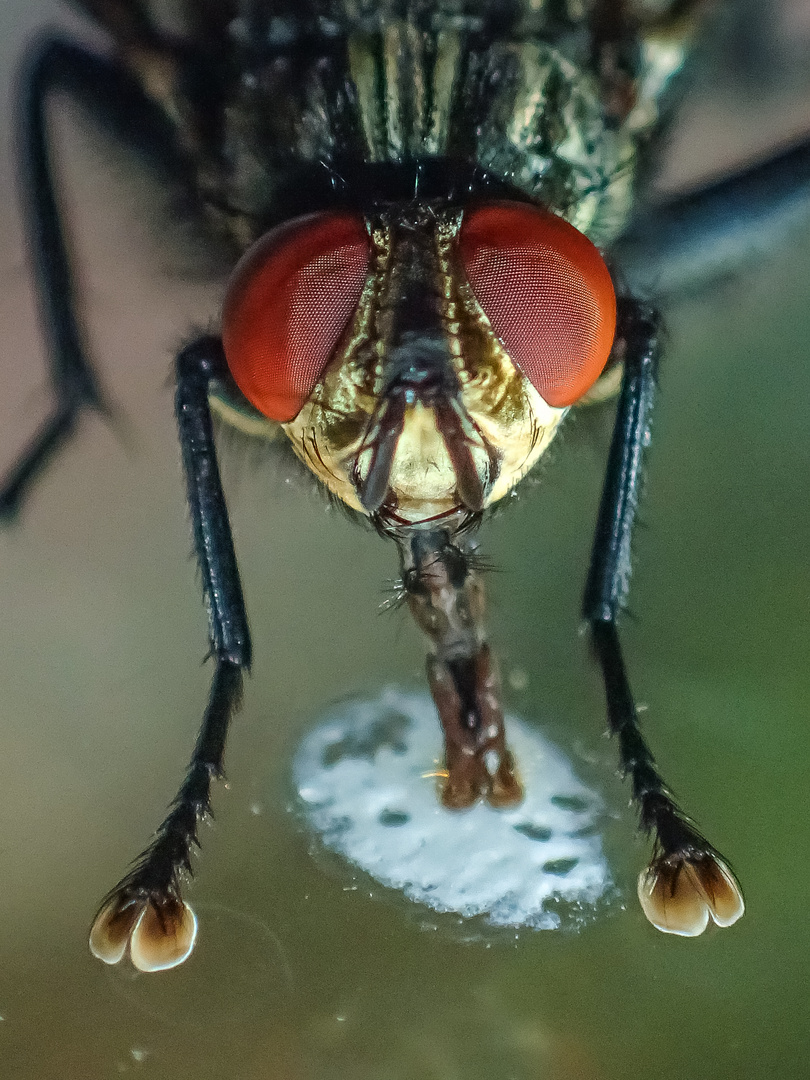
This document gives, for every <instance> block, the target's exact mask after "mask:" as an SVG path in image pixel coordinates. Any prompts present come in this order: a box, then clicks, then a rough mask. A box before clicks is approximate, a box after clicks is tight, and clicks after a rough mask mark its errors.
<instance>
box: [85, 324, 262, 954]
mask: <svg viewBox="0 0 810 1080" xmlns="http://www.w3.org/2000/svg"><path fill="white" fill-rule="evenodd" d="M226 376H227V368H226V367H225V357H224V354H223V352H222V344H221V342H220V341H219V339H217V338H214V337H205V338H201V339H200V340H199V341H195V342H194V343H193V344H191V345H189V346H188V347H187V348H185V349H184V350H183V351H182V352H181V353H180V355H179V357H178V359H177V396H176V408H177V421H178V425H179V431H180V445H181V448H182V454H183V467H184V470H185V475H186V482H187V486H188V501H189V507H190V509H191V520H192V528H193V535H194V548H195V552H196V556H197V561H198V563H199V566H200V571H201V574H202V581H203V592H204V595H205V600H206V605H207V608H208V612H209V636H210V641H211V653H212V656H213V659H214V663H215V665H216V666H215V670H214V676H213V680H212V683H211V693H210V697H209V700H208V707H207V709H206V711H205V715H204V717H203V722H202V726H201V728H200V734H199V736H198V738H197V743H196V745H195V747H194V753H193V754H192V756H191V762H190V763H189V767H188V772H187V773H186V778H185V780H184V781H183V784H182V785H181V787H180V790H179V791H178V793H177V795H176V796H175V799H174V802H173V803H172V807H171V810H170V811H169V813H168V815H167V816H166V818H165V819H164V821H163V822H162V823H161V825H160V826H159V828H158V830H157V832H156V833H155V837H154V839H153V840H152V842H151V844H150V845H149V847H148V848H147V849H146V851H144V852H143V854H142V855H141V856H140V858H139V859H138V861H137V863H136V864H135V866H134V868H133V869H132V870H131V871H130V872H129V873H128V874H127V875H126V877H125V878H123V880H122V881H121V882H119V884H118V885H116V887H115V888H114V889H113V890H112V892H110V893H109V894H108V895H107V896H106V897H105V899H104V901H103V903H102V906H101V909H100V911H99V913H98V915H97V917H96V920H95V922H94V924H93V929H92V931H91V938H90V943H91V949H92V950H93V952H94V953H95V955H96V956H98V957H99V958H100V959H102V960H105V961H106V962H107V963H116V962H117V961H118V960H120V959H121V957H122V956H123V955H124V952H125V951H126V948H127V945H129V948H130V956H131V958H132V961H133V963H134V964H135V965H136V967H139V968H140V969H141V970H144V971H156V970H160V969H162V968H166V967H174V966H175V965H176V964H179V963H181V962H182V961H183V960H185V959H186V957H187V956H188V954H189V953H190V952H191V949H192V947H193V945H194V938H195V933H196V920H195V917H194V914H193V912H192V911H191V908H190V907H189V906H188V905H187V904H185V903H184V901H183V900H182V897H181V891H180V885H181V879H182V877H183V876H184V875H186V874H189V873H190V871H191V853H192V850H193V849H194V848H196V847H199V839H198V826H199V823H200V822H201V821H202V820H203V819H204V818H205V817H206V816H207V815H208V814H210V812H211V802H210V796H211V781H212V779H217V778H219V777H221V776H222V775H223V756H224V751H225V740H226V737H227V732H228V725H229V722H230V719H231V716H232V715H233V713H234V711H235V710H236V708H237V707H238V705H239V701H240V698H241V693H242V672H243V671H245V670H247V669H249V667H250V660H251V649H250V634H249V631H248V625H247V614H246V612H245V603H244V599H243V596H242V587H241V584H240V582H239V571H238V568H237V565H236V555H235V553H234V549H233V539H232V536H231V527H230V522H229V520H228V510H227V507H226V505H225V497H224V495H223V492H222V484H221V482H220V477H219V467H218V465H217V457H216V448H215V446H214V432H213V426H212V422H211V412H210V407H209V404H208V391H209V386H210V384H211V382H212V380H215V379H217V378H220V377H226Z"/></svg>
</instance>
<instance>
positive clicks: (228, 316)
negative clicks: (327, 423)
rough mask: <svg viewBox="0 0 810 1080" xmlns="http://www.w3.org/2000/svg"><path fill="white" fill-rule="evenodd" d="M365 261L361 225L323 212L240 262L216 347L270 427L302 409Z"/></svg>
mask: <svg viewBox="0 0 810 1080" xmlns="http://www.w3.org/2000/svg"><path fill="white" fill-rule="evenodd" d="M368 261H369V239H368V234H367V232H366V228H365V225H364V222H363V218H362V217H361V216H360V215H359V214H353V213H348V212H340V213H338V212H331V211H330V212H326V213H319V214H311V215H309V216H308V217H303V218H297V219H295V220H294V221H290V222H287V223H285V224H284V225H280V226H279V227H278V228H276V229H272V230H271V231H270V232H269V233H267V234H266V235H265V236H263V237H262V238H261V240H259V241H257V243H255V244H254V245H253V247H252V248H250V250H249V251H248V252H247V253H246V254H245V255H244V257H243V258H242V259H241V260H240V262H239V264H238V265H237V267H236V269H235V270H234V273H233V277H232V278H231V282H230V285H229V288H228V294H227V296H226V298H225V306H224V310H223V318H222V341H223V345H224V348H225V357H226V359H227V361H228V367H229V368H230V370H231V374H232V375H233V377H234V379H235V381H236V384H237V386H238V387H239V389H240V390H241V391H242V393H243V394H244V395H245V397H246V398H247V399H248V401H250V403H251V404H252V405H254V406H255V407H256V408H257V409H258V410H259V411H260V412H261V413H263V414H264V415H265V416H266V417H268V418H269V419H270V420H279V421H282V422H286V421H289V420H292V419H293V418H294V417H295V416H296V415H297V414H298V413H299V412H300V411H301V408H302V407H303V406H304V404H305V403H306V401H307V398H308V397H309V396H310V394H311V393H312V391H313V389H314V388H315V385H316V384H317V382H318V380H319V379H320V377H321V376H322V374H323V372H324V369H325V368H326V366H327V364H328V363H329V360H330V358H331V356H332V353H333V351H334V349H335V346H336V345H337V343H338V341H339V339H340V336H341V334H342V333H343V331H344V329H345V328H346V324H347V323H348V321H349V319H350V318H351V316H352V314H353V312H354V310H355V308H356V307H357V304H358V301H359V300H360V296H361V294H362V291H363V285H364V284H365V281H366V275H367V272H368Z"/></svg>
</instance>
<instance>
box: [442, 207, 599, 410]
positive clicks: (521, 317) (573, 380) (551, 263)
mask: <svg viewBox="0 0 810 1080" xmlns="http://www.w3.org/2000/svg"><path fill="white" fill-rule="evenodd" d="M459 251H460V255H461V261H462V264H463V266H464V270H465V272H466V274H467V279H468V281H469V283H470V286H471V288H472V291H473V293H474V294H475V298H476V299H477V301H478V303H479V304H480V305H481V308H482V310H483V312H484V314H485V315H486V317H487V319H488V320H489V323H490V325H491V327H492V329H493V331H494V332H495V334H496V335H497V336H498V337H499V338H500V339H501V341H502V342H503V344H504V347H505V349H506V351H507V352H508V354H509V356H510V357H511V359H512V360H513V361H514V363H515V364H516V365H517V366H518V367H519V368H520V369H521V371H522V372H523V374H524V375H525V376H526V377H527V378H528V379H529V381H530V382H531V383H532V385H533V386H534V387H535V389H536V390H537V392H538V393H539V394H540V396H541V397H542V398H543V399H544V400H545V401H547V402H548V404H549V405H552V406H554V407H555V408H562V407H563V406H566V405H572V404H573V403H574V402H575V401H577V400H578V399H579V398H580V397H582V395H583V394H584V393H585V391H586V390H588V389H589V387H591V386H592V385H593V384H594V383H595V382H596V380H597V379H598V378H599V376H600V374H601V373H602V370H603V368H604V366H605V364H606V362H607V359H608V356H609V355H610V350H611V348H612V345H613V337H614V334H615V331H616V295H615V293H614V290H613V282H612V281H611V278H610V273H609V271H608V268H607V267H606V266H605V263H604V260H603V259H602V256H601V255H600V254H599V252H598V250H597V249H596V248H595V247H594V245H593V244H592V243H591V241H590V240H589V239H588V238H587V237H586V236H584V235H583V234H582V233H581V232H579V231H578V230H577V229H575V228H574V227H573V225H569V224H568V222H566V221H563V220H562V218H559V217H557V216H556V215H555V214H552V213H549V211H547V210H542V209H540V208H538V207H534V206H529V205H527V204H524V203H514V202H494V203H486V204H484V205H482V206H479V207H475V208H474V209H472V210H470V211H469V212H467V213H466V214H465V215H464V219H463V221H462V224H461V230H460V235H459Z"/></svg>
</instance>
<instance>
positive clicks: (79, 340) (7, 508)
mask: <svg viewBox="0 0 810 1080" xmlns="http://www.w3.org/2000/svg"><path fill="white" fill-rule="evenodd" d="M54 93H64V94H67V95H69V96H70V97H71V98H73V99H74V100H76V101H79V102H80V103H81V104H83V105H85V106H86V107H87V108H88V109H89V111H90V112H92V113H93V114H94V115H95V116H96V117H97V118H99V119H100V120H102V122H104V124H105V125H106V126H107V127H109V128H111V129H112V130H113V132H114V133H115V134H116V135H119V136H121V137H122V138H124V139H126V140H127V141H129V142H130V143H133V144H134V145H136V146H137V147H138V149H139V150H141V151H143V152H145V153H146V154H147V155H149V156H152V157H154V158H155V159H159V160H161V161H162V162H163V163H165V164H167V165H168V164H169V163H170V162H171V159H172V140H171V137H170V132H169V126H168V121H167V120H166V118H165V116H163V114H162V113H161V112H160V110H159V109H158V108H157V107H156V106H155V105H154V104H153V103H152V102H150V101H149V100H148V99H147V98H146V97H145V95H144V93H143V91H142V90H141V89H140V88H139V87H138V85H137V84H136V82H135V81H134V80H133V79H132V78H131V77H130V76H129V75H127V73H126V72H125V71H124V69H123V68H120V67H119V66H118V65H116V64H115V63H113V62H111V61H109V60H107V59H105V58H104V57H101V56H98V55H96V54H95V53H93V52H91V51H89V50H88V49H85V48H84V47H83V46H81V45H77V44H74V43H72V42H69V41H65V40H61V39H58V38H47V39H45V40H44V41H42V42H40V43H39V44H38V45H37V46H36V47H35V49H34V50H32V52H31V53H30V55H29V57H28V59H27V62H26V65H25V68H24V71H23V74H22V76H21V80H20V88H19V93H18V100H17V118H16V126H17V142H18V148H19V151H18V152H19V161H20V167H19V171H20V188H21V193H22V198H23V209H24V218H25V230H26V235H27V239H28V246H29V249H30V252H31V258H32V260H33V264H34V274H35V279H36V291H37V298H38V301H39V314H40V320H41V324H42V327H43V331H44V335H45V341H46V348H47V353H48V359H49V365H50V384H51V387H52V390H53V393H54V397H55V398H56V402H55V405H54V407H53V410H52V411H51V413H50V415H49V416H48V417H47V419H46V420H45V421H44V423H43V424H42V425H41V427H40V429H39V430H38V431H37V432H36V434H35V435H34V437H33V439H32V440H31V442H30V443H29V444H28V446H27V447H26V448H25V449H24V450H23V452H22V454H21V455H20V456H19V458H18V459H17V461H16V462H15V464H14V465H13V466H12V467H11V469H10V470H9V472H8V473H7V474H6V476H5V477H4V478H3V479H2V480H0V518H11V517H13V516H14V515H15V514H16V513H17V511H18V510H19V508H20V506H21V504H22V502H23V500H24V499H25V496H26V495H27V493H28V491H29V490H30V488H31V485H32V484H33V482H34V481H35V480H36V478H37V477H38V476H39V475H40V474H41V473H42V471H43V469H44V468H45V467H46V466H47V464H48V462H49V461H50V460H51V459H52V458H53V456H54V455H55V454H56V453H57V452H58V451H59V450H60V449H61V448H62V447H63V446H64V445H65V444H66V443H67V442H68V440H69V439H70V437H71V436H72V435H73V433H74V431H75V430H76V426H77V422H78V419H79V417H80V415H81V413H82V412H83V411H85V410H95V411H97V412H100V413H102V414H103V415H105V416H107V417H110V415H111V409H110V406H109V404H108V403H107V402H106V401H105V399H104V395H103V393H102V391H101V387H100V385H99V381H98V378H97V376H96V374H95V372H94V370H93V367H92V365H91V364H90V362H89V360H88V358H87V350H86V347H85V343H84V335H83V332H82V328H81V326H80V323H79V319H78V317H77V314H76V311H77V306H76V288H75V283H74V279H73V273H72V270H71V265H70V259H69V257H68V252H67V246H66V243H65V237H64V233H63V229H62V222H61V215H60V210H59V206H58V202H57V198H56V188H55V182H54V174H53V166H52V162H51V157H50V149H49V139H48V131H47V119H48V118H47V107H48V103H49V100H50V98H51V97H52V95H53V94H54ZM176 156H177V153H176V150H175V151H174V157H176ZM171 164H172V166H173V164H174V162H171Z"/></svg>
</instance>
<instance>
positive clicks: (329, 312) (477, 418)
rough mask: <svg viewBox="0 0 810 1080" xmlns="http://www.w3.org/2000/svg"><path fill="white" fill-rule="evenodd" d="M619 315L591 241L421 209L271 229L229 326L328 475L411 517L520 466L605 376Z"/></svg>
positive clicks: (382, 517)
mask: <svg viewBox="0 0 810 1080" xmlns="http://www.w3.org/2000/svg"><path fill="white" fill-rule="evenodd" d="M352 307H354V309H355V311H354V314H353V315H350V316H349V318H348V320H347V319H346V311H347V309H348V310H349V311H351V309H352ZM487 311H488V312H489V316H490V317H489V318H488V317H487ZM615 311H616V303H615V297H614V293H613V286H612V283H611V280H610V275H609V273H608V271H607V268H606V267H605V264H604V262H603V261H602V258H601V256H600V255H599V253H598V251H597V250H596V248H595V247H594V246H593V245H592V244H591V243H590V242H589V241H588V240H587V239H586V238H585V237H584V236H582V234H581V233H579V232H577V231H576V230H575V229H573V228H572V227H570V226H568V225H567V224H566V223H565V222H563V221H561V220H560V219H559V218H557V217H555V216H553V215H551V214H548V213H544V212H542V211H540V210H538V209H536V208H534V207H531V206H529V205H527V204H526V205H524V204H519V203H508V202H493V203H484V204H482V205H479V206H473V207H472V208H471V209H469V210H466V211H465V210H462V209H459V208H455V207H450V208H446V209H445V208H442V207H441V206H432V205H430V204H427V205H424V206H422V207H420V208H419V209H414V208H411V207H409V208H407V209H406V210H401V211H399V212H394V211H390V210H389V211H383V212H380V213H377V214H375V215H374V216H372V217H367V218H365V219H364V218H361V217H360V216H359V215H358V216H356V217H350V216H347V215H340V214H336V213H331V214H330V213H326V214H322V215H314V216H312V217H310V218H305V219H301V220H300V221H299V222H297V223H294V224H293V225H285V226H281V227H280V228H279V229H276V230H274V231H273V232H272V233H270V234H269V235H268V236H267V237H265V238H264V239H263V240H261V241H260V242H259V243H258V244H257V245H256V247H255V248H254V249H252V250H251V251H250V252H249V253H248V255H247V256H246V257H245V259H244V260H243V262H242V264H241V265H240V267H239V268H238V269H237V271H236V274H235V276H234V280H233V282H232V285H231V289H230V291H229V295H228V298H227V300H226V304H225V315H224V320H223V339H224V346H225V355H226V358H227V360H228V364H229V367H230V370H231V372H232V374H233V376H234V378H235V380H236V382H237V384H238V385H239V388H240V390H241V391H242V392H243V393H244V395H245V397H246V398H247V399H248V400H249V401H250V403H251V404H252V405H253V406H254V407H255V408H256V409H257V410H258V411H259V412H260V413H262V414H263V415H264V416H265V417H267V418H268V419H271V420H277V421H281V422H282V423H283V424H284V429H285V431H286V432H287V434H288V435H289V437H290V438H291V440H292V442H293V445H294V447H295V449H296V452H297V453H298V455H299V457H300V458H301V459H302V461H304V462H305V464H307V465H308V466H309V467H310V468H311V469H312V470H313V472H315V474H316V475H317V476H318V477H319V479H321V480H322V481H323V482H324V483H325V484H326V486H327V487H328V488H329V489H330V490H331V491H332V492H333V493H334V494H336V495H338V496H339V497H340V498H342V499H343V500H344V501H345V502H346V503H347V504H348V505H349V506H351V507H352V508H353V509H355V510H359V511H361V512H365V513H368V514H373V515H375V516H376V518H377V520H378V522H379V524H381V525H382V526H383V527H390V528H397V527H400V528H402V527H406V526H411V527H414V526H420V525H427V524H428V523H435V522H437V521H445V522H446V523H447V522H449V519H456V520H458V521H459V522H461V521H464V520H465V519H466V518H467V517H469V515H470V514H475V513H479V512H480V511H481V510H483V509H484V508H485V507H487V506H489V505H491V504H492V503H494V502H496V501H497V500H498V499H500V498H501V497H502V496H503V495H505V494H506V492H507V491H509V490H510V489H511V488H512V487H513V486H514V484H515V483H517V481H518V480H520V479H521V477H522V476H523V475H524V474H525V473H526V472H527V471H528V470H529V469H530V468H531V466H532V465H533V464H534V463H535V462H536V461H537V459H538V458H539V457H540V455H541V454H542V453H543V451H544V450H545V448H546V447H547V446H548V443H549V442H550V440H551V438H552V437H553V435H554V433H555V431H556V430H557V427H558V425H559V423H560V421H561V419H562V417H563V416H564V414H565V411H566V409H567V407H568V406H569V405H570V404H571V403H572V402H573V401H575V400H577V399H578V398H579V397H581V396H582V393H583V392H584V390H585V389H586V388H588V387H589V386H590V385H591V384H592V383H593V382H595V381H596V379H597V378H598V377H599V375H600V374H601V372H602V369H603V368H604V366H605V363H606V361H607V358H608V355H609V352H610V349H611V346H612V343H613V335H614V330H615ZM344 324H345V325H344ZM496 328H497V332H496ZM507 346H509V347H507ZM510 351H511V353H513V354H516V355H517V356H519V358H520V363H519V364H518V363H516V362H515V360H514V359H513V358H512V356H510ZM319 367H322V368H323V369H324V371H323V375H322V376H321V377H320V378H319V379H318V381H317V382H316V383H315V384H314V386H311V385H310V384H311V383H312V380H313V379H315V378H317V377H318V369H319Z"/></svg>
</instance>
